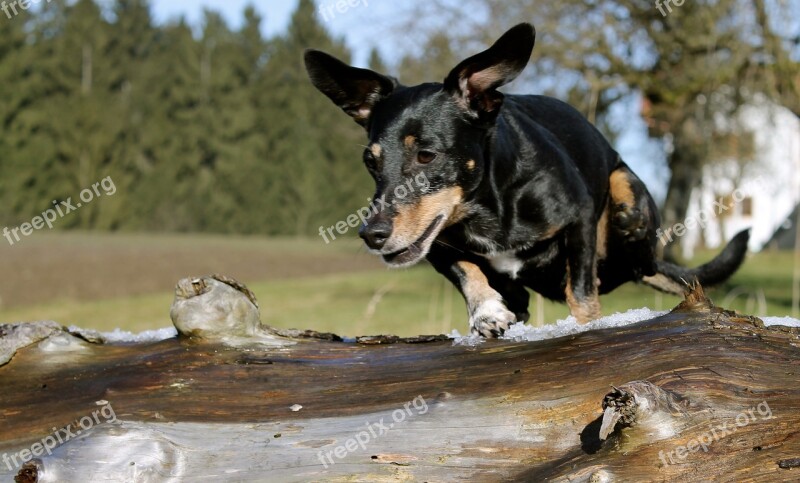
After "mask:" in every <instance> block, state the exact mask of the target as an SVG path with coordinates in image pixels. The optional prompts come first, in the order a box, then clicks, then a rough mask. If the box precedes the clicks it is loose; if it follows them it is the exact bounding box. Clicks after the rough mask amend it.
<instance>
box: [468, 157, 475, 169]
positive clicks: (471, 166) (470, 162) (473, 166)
mask: <svg viewBox="0 0 800 483" xmlns="http://www.w3.org/2000/svg"><path fill="white" fill-rule="evenodd" d="M467 169H468V170H470V171H472V170H473V169H475V160H474V159H470V160H469V161H467Z"/></svg>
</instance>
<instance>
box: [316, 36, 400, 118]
mask: <svg viewBox="0 0 800 483" xmlns="http://www.w3.org/2000/svg"><path fill="white" fill-rule="evenodd" d="M305 62H306V70H307V71H308V76H309V77H310V78H311V83H312V84H314V87H316V88H317V89H319V90H320V92H322V93H323V94H325V95H326V96H328V97H329V98H330V100H332V101H333V103H334V104H336V105H337V106H339V107H340V108H342V110H343V111H344V112H346V113H347V114H348V115H350V116H351V117H352V118H353V119H355V121H356V122H357V123H359V124H361V125H362V126H366V125H367V121H369V117H370V115H371V114H372V108H373V107H374V106H375V103H376V102H378V100H379V99H381V98H382V97H385V96H388V95H389V94H391V93H392V91H393V90H394V89H395V87H396V86H397V81H396V80H395V79H394V78H390V77H386V76H383V75H381V74H378V73H377V72H373V71H371V70H369V69H359V68H357V67H351V66H349V65H347V64H345V63H344V62H342V61H340V60H339V59H337V58H336V57H333V56H331V55H328V54H326V53H325V52H320V51H319V50H307V51H306V53H305Z"/></svg>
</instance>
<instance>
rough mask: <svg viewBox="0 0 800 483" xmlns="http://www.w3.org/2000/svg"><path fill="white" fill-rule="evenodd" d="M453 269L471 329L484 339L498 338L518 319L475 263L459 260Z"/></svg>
mask: <svg viewBox="0 0 800 483" xmlns="http://www.w3.org/2000/svg"><path fill="white" fill-rule="evenodd" d="M452 270H453V271H454V272H455V274H456V276H457V278H458V283H457V286H458V287H459V290H460V291H461V294H462V295H463V296H464V300H465V301H466V302H467V310H468V311H469V327H470V332H472V333H473V334H480V335H482V336H484V337H487V338H491V337H499V336H501V335H503V333H504V332H505V331H506V330H508V328H509V327H510V326H511V324H513V323H514V322H517V316H516V315H514V312H511V311H510V310H508V308H507V307H506V304H505V303H504V301H503V296H502V295H500V293H499V292H498V291H496V290H495V289H493V288H492V286H491V285H489V279H488V278H487V277H486V274H484V273H483V271H482V270H481V268H480V267H479V266H478V265H476V264H474V263H472V262H467V261H458V262H456V263H455V265H454V266H453V267H452Z"/></svg>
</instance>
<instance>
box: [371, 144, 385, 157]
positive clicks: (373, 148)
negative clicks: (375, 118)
mask: <svg viewBox="0 0 800 483" xmlns="http://www.w3.org/2000/svg"><path fill="white" fill-rule="evenodd" d="M369 150H370V151H371V152H372V155H373V156H375V157H376V158H380V157H381V153H382V152H383V148H381V145H380V144H378V143H375V144H373V145H372V146H370V148H369Z"/></svg>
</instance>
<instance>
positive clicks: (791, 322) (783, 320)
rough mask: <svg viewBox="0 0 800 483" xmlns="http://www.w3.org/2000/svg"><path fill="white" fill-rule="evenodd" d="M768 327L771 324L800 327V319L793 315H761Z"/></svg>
mask: <svg viewBox="0 0 800 483" xmlns="http://www.w3.org/2000/svg"><path fill="white" fill-rule="evenodd" d="M760 319H761V320H763V321H764V325H766V326H767V327H769V326H771V325H783V326H786V327H800V320H797V319H794V318H792V317H760Z"/></svg>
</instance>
